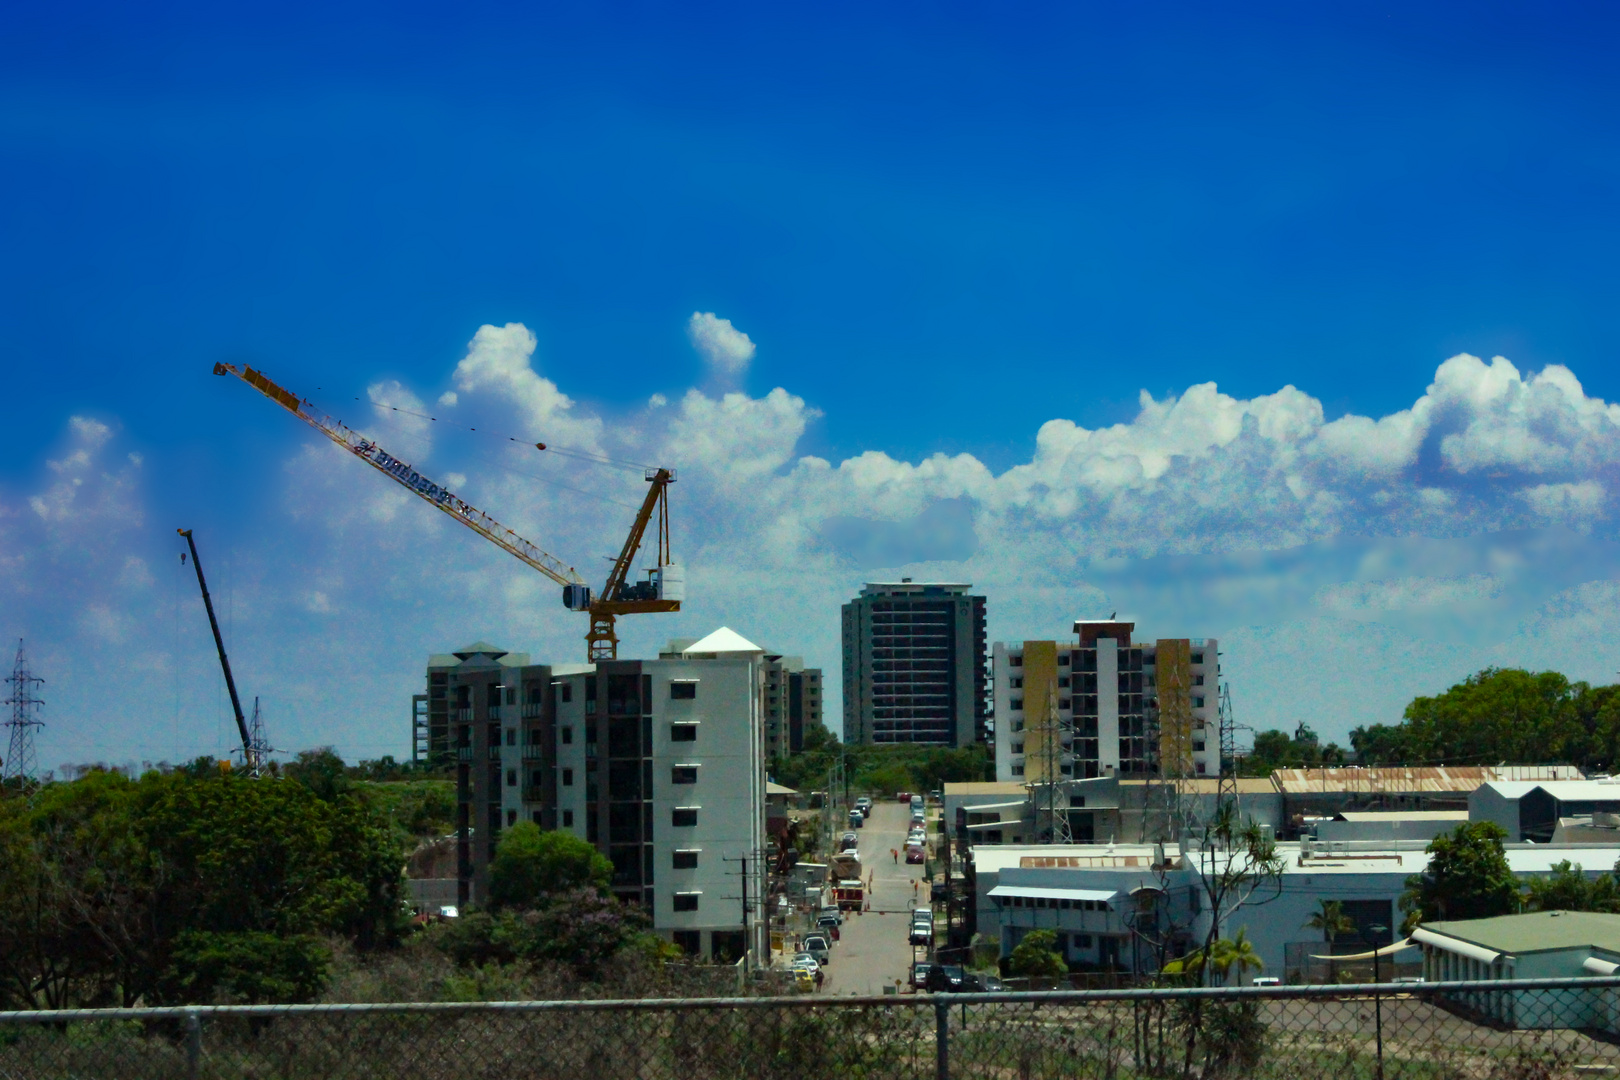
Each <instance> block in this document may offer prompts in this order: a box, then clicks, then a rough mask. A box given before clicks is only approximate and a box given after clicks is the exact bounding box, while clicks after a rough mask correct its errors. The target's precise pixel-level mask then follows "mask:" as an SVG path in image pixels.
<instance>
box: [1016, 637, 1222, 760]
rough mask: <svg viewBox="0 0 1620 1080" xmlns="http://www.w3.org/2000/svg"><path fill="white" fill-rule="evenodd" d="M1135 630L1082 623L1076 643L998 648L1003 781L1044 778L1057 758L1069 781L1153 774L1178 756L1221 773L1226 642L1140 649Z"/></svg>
mask: <svg viewBox="0 0 1620 1080" xmlns="http://www.w3.org/2000/svg"><path fill="white" fill-rule="evenodd" d="M1134 629H1135V624H1133V623H1128V622H1115V621H1112V620H1086V619H1081V620H1077V621H1076V622H1075V624H1074V633H1075V639H1074V640H1073V641H1068V642H1053V641H1022V642H996V643H995V645H994V646H993V648H992V650H991V672H992V680H993V687H994V691H993V696H994V702H995V709H994V716H995V740H996V779H997V780H998V781H1000V782H1003V783H1017V782H1042V781H1043V779H1044V770H1045V762H1046V759H1047V757H1048V756H1050V758H1051V759H1053V760H1055V761H1057V762H1058V763H1059V770H1060V777H1059V778H1060V779H1061V778H1070V779H1086V778H1089V777H1097V776H1117V777H1121V778H1125V777H1140V776H1148V775H1152V774H1153V773H1154V772H1155V771H1156V770H1160V769H1161V767H1162V766H1163V765H1165V764H1167V763H1170V762H1173V761H1174V760H1175V759H1176V758H1177V757H1178V756H1179V758H1180V760H1181V762H1182V765H1183V768H1184V773H1185V775H1187V776H1189V777H1198V776H1211V777H1213V776H1218V775H1219V774H1220V753H1221V748H1220V736H1219V715H1220V701H1219V693H1220V689H1219V687H1220V653H1219V649H1218V643H1217V642H1216V640H1215V639H1214V638H1166V639H1159V640H1157V641H1155V642H1153V643H1152V644H1147V643H1141V644H1137V643H1133V642H1132V640H1131V633H1132V631H1133V630H1134ZM1053 717H1055V718H1056V719H1057V724H1056V725H1055V726H1053V725H1052V724H1051V720H1052V718H1053ZM1049 730H1050V731H1051V734H1050V735H1047V734H1046V733H1047V732H1048V731H1049ZM1044 747H1050V748H1051V749H1050V750H1046V749H1044Z"/></svg>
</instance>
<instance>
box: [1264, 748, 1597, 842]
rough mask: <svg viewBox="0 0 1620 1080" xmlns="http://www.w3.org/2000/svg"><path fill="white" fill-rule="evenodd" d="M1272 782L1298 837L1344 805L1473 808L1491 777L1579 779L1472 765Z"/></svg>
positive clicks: (1328, 773)
mask: <svg viewBox="0 0 1620 1080" xmlns="http://www.w3.org/2000/svg"><path fill="white" fill-rule="evenodd" d="M1271 779H1272V782H1273V783H1275V784H1276V785H1277V790H1278V791H1279V792H1280V793H1281V794H1282V799H1283V828H1282V832H1280V833H1279V834H1278V835H1280V836H1283V837H1284V838H1286V839H1294V838H1296V837H1298V836H1299V835H1300V833H1301V832H1303V831H1304V830H1305V827H1306V823H1307V822H1308V821H1310V820H1311V819H1312V818H1330V817H1333V816H1334V815H1335V814H1338V813H1341V812H1343V811H1346V810H1469V809H1471V808H1472V803H1471V801H1470V798H1471V796H1472V794H1473V793H1474V792H1475V791H1476V790H1478V789H1479V788H1480V786H1481V785H1483V784H1487V783H1490V782H1492V781H1534V782H1536V783H1542V782H1546V781H1554V780H1579V779H1581V772H1580V770H1579V769H1577V768H1575V767H1574V766H1573V765H1470V766H1433V767H1428V766H1426V767H1410V768H1409V767H1406V766H1388V767H1378V768H1360V767H1352V766H1339V767H1334V768H1322V769H1278V770H1276V771H1275V772H1273V773H1272V774H1271Z"/></svg>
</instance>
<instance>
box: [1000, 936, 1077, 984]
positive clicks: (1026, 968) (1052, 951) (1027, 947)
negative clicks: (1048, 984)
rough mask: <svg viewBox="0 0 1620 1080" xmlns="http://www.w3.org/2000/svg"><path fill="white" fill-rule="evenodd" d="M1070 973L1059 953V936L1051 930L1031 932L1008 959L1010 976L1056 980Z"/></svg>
mask: <svg viewBox="0 0 1620 1080" xmlns="http://www.w3.org/2000/svg"><path fill="white" fill-rule="evenodd" d="M1068 972H1069V965H1068V964H1066V963H1064V962H1063V957H1061V956H1059V955H1058V952H1057V934H1055V933H1054V932H1052V931H1051V930H1031V931H1030V932H1029V933H1027V934H1025V935H1024V937H1023V940H1022V941H1020V942H1019V943H1018V945H1017V947H1016V948H1014V949H1013V951H1012V955H1010V956H1009V957H1007V974H1009V975H1015V976H1022V977H1025V978H1046V979H1056V978H1062V977H1063V976H1064V975H1066V974H1068Z"/></svg>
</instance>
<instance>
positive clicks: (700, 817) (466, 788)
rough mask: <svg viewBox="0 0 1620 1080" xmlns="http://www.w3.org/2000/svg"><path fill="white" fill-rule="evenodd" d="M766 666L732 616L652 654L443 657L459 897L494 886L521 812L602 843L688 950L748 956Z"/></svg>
mask: <svg viewBox="0 0 1620 1080" xmlns="http://www.w3.org/2000/svg"><path fill="white" fill-rule="evenodd" d="M765 664H766V661H765V652H764V650H763V649H760V648H759V647H758V646H756V645H753V644H752V643H751V642H749V641H747V640H746V639H744V638H742V637H741V636H740V635H738V634H736V633H734V632H732V631H731V630H728V629H725V628H722V629H720V630H717V631H715V632H714V633H713V634H710V635H709V636H708V637H707V638H704V639H702V640H701V641H697V642H693V643H691V644H690V645H689V646H688V647H686V648H684V649H682V650H680V651H678V652H665V653H662V654H660V656H659V658H658V659H657V660H613V661H602V662H600V663H597V664H552V665H545V664H530V663H529V662H528V657H527V656H524V655H522V654H511V653H506V652H504V651H502V650H500V649H497V648H495V647H494V646H491V645H488V644H485V643H483V642H479V643H476V644H474V645H469V646H468V647H466V648H465V649H462V650H459V651H458V652H456V653H454V654H450V655H448V656H434V657H433V658H432V659H431V660H430V661H429V666H428V673H427V674H428V699H429V706H430V710H431V706H432V705H433V703H434V702H435V701H437V700H443V701H444V702H445V703H446V706H445V709H444V712H445V715H446V717H447V723H448V730H449V739H450V740H451V742H452V746H451V748H450V753H451V756H452V758H453V760H455V761H456V765H457V774H456V777H457V783H456V797H457V811H458V816H457V843H458V866H457V876H458V879H459V883H460V884H459V888H458V892H459V898H460V901H461V903H463V904H467V903H476V902H477V901H478V900H479V899H480V898H482V897H483V896H485V895H487V889H488V869H489V862H490V859H491V857H492V856H493V854H494V851H495V847H496V845H497V844H498V843H499V840H500V835H501V832H502V830H503V829H506V828H510V827H511V826H513V825H515V824H516V823H517V822H519V821H521V820H528V821H533V822H535V823H536V824H538V825H539V826H540V827H541V828H543V829H560V830H563V831H567V832H572V833H573V834H575V835H576V836H578V837H580V838H581V839H583V840H586V841H588V842H589V843H591V844H593V845H595V846H596V848H597V849H598V850H600V851H601V852H602V853H603V854H604V855H606V856H607V857H608V859H609V860H610V861H611V862H612V863H613V878H612V889H613V892H614V894H615V895H616V896H618V897H620V898H621V899H623V900H626V901H629V902H633V903H638V904H640V905H642V906H643V907H644V908H645V909H646V910H647V911H648V913H649V914H650V915H651V916H652V920H653V927H654V929H655V930H656V931H657V932H659V933H660V934H662V935H664V936H665V937H667V938H669V939H670V940H671V941H673V942H674V943H675V944H677V945H679V946H681V947H682V948H683V949H685V950H686V951H687V952H689V953H691V954H692V955H696V956H704V957H711V958H716V959H724V958H728V957H729V958H733V959H735V958H737V957H739V956H741V955H742V951H743V949H744V946H745V942H747V941H748V936H747V935H745V930H744V928H745V926H747V927H748V928H749V930H750V931H751V932H752V934H753V936H754V942H753V948H754V949H755V950H756V951H758V949H759V948H760V944H761V943H762V941H763V938H761V937H760V936H759V935H760V934H761V933H762V931H761V930H760V925H759V924H760V919H759V913H760V911H761V910H762V906H761V902H760V901H761V898H762V892H761V889H760V885H761V882H762V879H763V874H762V873H761V871H762V870H763V864H762V862H761V860H760V854H761V852H762V851H763V849H764V845H765V834H764V828H765V774H764V769H763V746H762V736H761V732H762V708H761V694H760V688H761V686H762V685H763V684H764V680H763V673H762V669H763V667H764V665H765ZM437 690H443V691H444V693H443V695H442V697H441V698H436V697H435V696H434V694H435V691H437ZM429 715H430V717H431V711H430V714H429ZM430 726H431V725H430ZM744 860H746V862H745V861H744ZM745 867H746V869H747V876H748V878H749V879H750V880H748V882H747V885H746V886H745V885H744V878H743V874H744V868H745ZM744 894H746V895H748V896H749V898H750V907H751V908H752V909H753V910H752V911H750V912H749V913H748V915H747V916H745V915H744V909H743V904H742V902H741V900H740V897H741V896H742V895H744Z"/></svg>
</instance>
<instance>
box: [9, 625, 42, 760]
mask: <svg viewBox="0 0 1620 1080" xmlns="http://www.w3.org/2000/svg"><path fill="white" fill-rule="evenodd" d="M6 682H8V683H10V684H11V696H9V697H7V698H6V700H5V704H7V705H10V706H11V719H9V720H7V721H6V727H8V728H10V729H11V738H10V739H9V740H8V741H7V749H6V759H5V761H4V762H0V781H9V780H17V781H21V782H22V783H24V784H28V783H32V782H33V780H34V771H35V770H36V769H37V768H38V767H39V766H38V759H37V757H36V756H35V753H34V729H35V728H40V727H44V726H45V724H44V722H43V721H40V720H36V719H35V718H34V712H35V710H36V709H38V708H39V707H40V706H41V705H44V704H45V702H44V701H42V700H41V699H39V698H37V697H35V696H34V687H35V686H37V685H41V684H43V683H44V682H45V680H44V679H41V678H40V677H39V676H37V675H35V674H34V673H33V672H32V671H29V670H28V654H27V653H26V652H25V651H24V650H23V643H22V639H21V638H18V639H17V662H16V664H15V665H14V666H13V667H12V669H11V675H10V677H9V678H7V679H6Z"/></svg>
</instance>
